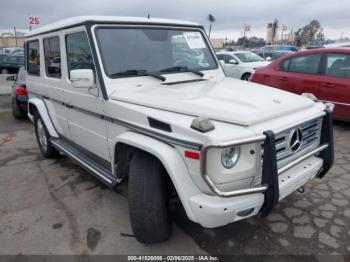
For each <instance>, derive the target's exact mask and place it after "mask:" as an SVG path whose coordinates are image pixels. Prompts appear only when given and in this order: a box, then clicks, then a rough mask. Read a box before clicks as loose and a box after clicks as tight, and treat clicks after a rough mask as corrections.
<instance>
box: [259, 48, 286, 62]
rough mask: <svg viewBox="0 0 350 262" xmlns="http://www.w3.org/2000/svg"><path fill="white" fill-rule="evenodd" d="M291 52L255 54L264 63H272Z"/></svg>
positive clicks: (262, 52) (260, 52)
mask: <svg viewBox="0 0 350 262" xmlns="http://www.w3.org/2000/svg"><path fill="white" fill-rule="evenodd" d="M291 52H292V51H266V52H265V51H261V50H259V51H258V52H257V53H256V54H257V55H258V56H260V57H262V58H263V59H264V60H266V61H273V60H276V59H278V58H280V57H282V56H285V55H288V54H290V53H291Z"/></svg>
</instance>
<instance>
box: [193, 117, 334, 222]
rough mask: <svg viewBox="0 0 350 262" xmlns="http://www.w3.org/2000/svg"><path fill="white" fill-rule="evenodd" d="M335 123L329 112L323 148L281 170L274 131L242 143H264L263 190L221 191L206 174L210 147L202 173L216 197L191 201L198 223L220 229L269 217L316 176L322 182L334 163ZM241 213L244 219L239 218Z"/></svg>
mask: <svg viewBox="0 0 350 262" xmlns="http://www.w3.org/2000/svg"><path fill="white" fill-rule="evenodd" d="M332 121H333V120H332V117H331V113H330V112H328V111H326V114H325V116H324V119H323V122H322V130H321V139H320V146H319V147H317V148H316V149H314V150H313V151H311V152H309V153H307V154H305V155H303V156H302V157H300V158H298V159H296V160H294V161H292V162H291V163H289V164H287V165H286V166H284V167H282V168H280V169H278V168H277V160H276V146H275V135H274V133H273V132H272V131H270V130H269V131H266V132H264V136H263V137H257V138H254V139H246V140H242V141H240V144H242V143H252V142H257V141H264V158H263V169H262V183H261V186H259V187H254V188H247V189H241V190H235V191H230V192H223V191H221V190H219V189H218V188H217V187H216V186H215V184H214V183H213V182H212V180H211V179H210V177H209V176H208V175H207V174H206V163H205V162H206V154H207V151H208V149H209V148H210V147H205V148H203V149H202V152H201V153H202V163H201V173H202V176H203V178H204V180H205V181H206V183H207V184H208V186H209V188H210V189H211V190H212V191H213V192H214V194H215V195H216V196H208V195H198V196H194V197H192V198H191V199H190V201H191V205H192V209H193V210H194V212H195V213H196V217H197V218H199V219H198V222H199V223H200V224H202V225H203V226H205V227H217V226H222V225H225V224H227V223H230V222H233V221H237V220H240V219H243V218H246V217H249V216H253V215H256V214H258V213H259V212H260V213H261V214H262V215H263V216H267V215H268V214H269V213H270V211H271V210H272V209H273V208H274V207H275V206H276V205H277V203H278V201H279V200H281V199H282V198H284V197H286V196H287V195H289V194H290V193H292V192H294V191H295V190H296V189H298V188H299V187H301V186H302V185H304V184H305V183H306V182H307V181H308V180H310V179H312V178H314V177H316V176H318V177H319V178H322V177H323V176H324V175H325V174H326V173H327V171H328V170H329V169H330V168H331V167H332V165H333V161H334V142H333V122H332ZM237 144H239V143H237ZM231 145H232V144H231ZM221 146H222V147H225V146H227V145H220V147H221ZM213 147H217V146H213ZM315 155H317V157H316V156H315ZM204 207H205V208H204ZM248 211H250V212H248ZM239 213H240V214H244V216H239V215H238V214H239Z"/></svg>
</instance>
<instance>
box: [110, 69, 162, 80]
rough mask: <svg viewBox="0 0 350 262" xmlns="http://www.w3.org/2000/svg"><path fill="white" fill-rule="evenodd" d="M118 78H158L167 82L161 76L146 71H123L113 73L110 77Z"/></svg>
mask: <svg viewBox="0 0 350 262" xmlns="http://www.w3.org/2000/svg"><path fill="white" fill-rule="evenodd" d="M118 76H151V77H154V78H157V79H159V80H162V81H165V80H166V78H165V77H164V76H161V75H159V74H157V73H152V72H148V71H146V70H138V69H131V70H126V71H121V72H117V73H113V74H111V75H110V77H118Z"/></svg>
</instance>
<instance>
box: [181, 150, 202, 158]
mask: <svg viewBox="0 0 350 262" xmlns="http://www.w3.org/2000/svg"><path fill="white" fill-rule="evenodd" d="M185 157H187V158H192V159H196V160H199V159H200V158H201V155H200V154H199V153H197V152H193V151H185Z"/></svg>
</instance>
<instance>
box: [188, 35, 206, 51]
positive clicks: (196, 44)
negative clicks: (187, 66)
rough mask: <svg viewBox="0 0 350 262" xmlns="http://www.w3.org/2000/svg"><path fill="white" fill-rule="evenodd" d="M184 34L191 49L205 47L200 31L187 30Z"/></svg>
mask: <svg viewBox="0 0 350 262" xmlns="http://www.w3.org/2000/svg"><path fill="white" fill-rule="evenodd" d="M184 36H185V39H186V42H187V44H188V46H189V47H190V48H191V49H199V48H205V43H204V41H203V38H202V36H201V34H200V33H199V32H185V33H184Z"/></svg>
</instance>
